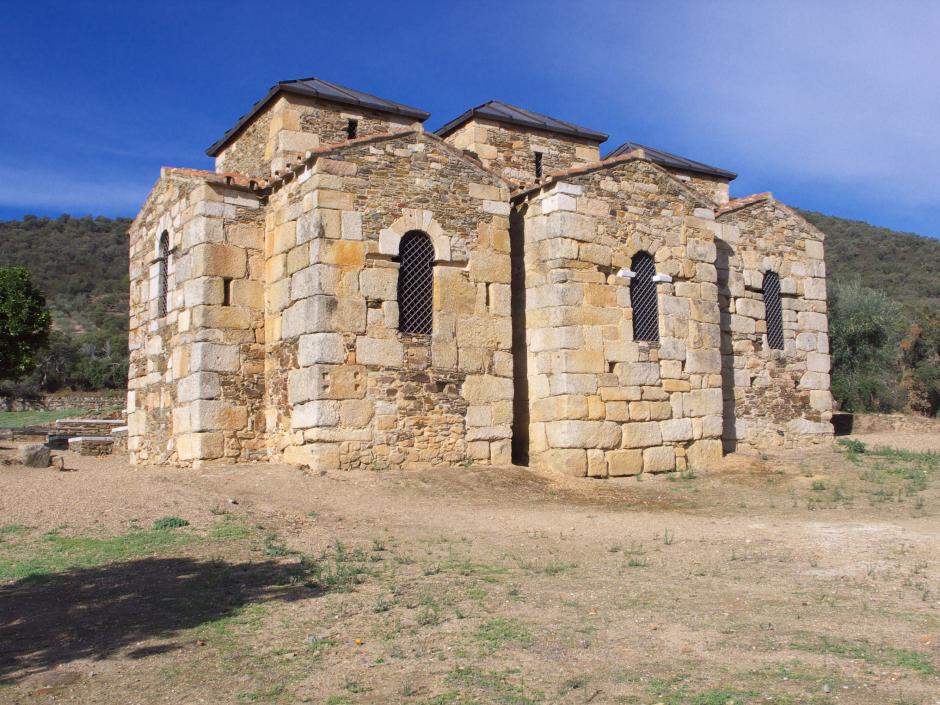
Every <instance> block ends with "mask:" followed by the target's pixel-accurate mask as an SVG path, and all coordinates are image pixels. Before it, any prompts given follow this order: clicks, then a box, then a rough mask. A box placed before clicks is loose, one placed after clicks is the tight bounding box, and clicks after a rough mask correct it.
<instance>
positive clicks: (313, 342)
mask: <svg viewBox="0 0 940 705" xmlns="http://www.w3.org/2000/svg"><path fill="white" fill-rule="evenodd" d="M345 360H346V346H345V345H344V343H343V336H342V335H340V334H339V333H309V334H307V335H302V336H300V339H299V341H298V346H297V361H298V363H299V364H300V366H301V367H308V366H310V365H316V364H319V363H328V364H339V363H341V362H345Z"/></svg>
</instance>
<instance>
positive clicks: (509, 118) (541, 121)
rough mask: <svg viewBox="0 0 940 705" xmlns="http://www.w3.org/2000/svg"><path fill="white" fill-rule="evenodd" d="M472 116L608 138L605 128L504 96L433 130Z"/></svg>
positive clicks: (583, 136) (444, 130)
mask: <svg viewBox="0 0 940 705" xmlns="http://www.w3.org/2000/svg"><path fill="white" fill-rule="evenodd" d="M513 113H516V115H513ZM474 116H479V117H481V118H484V119H490V120H495V121H497V122H506V123H509V124H511V125H513V124H514V125H521V126H523V127H528V128H535V129H538V130H543V131H545V132H554V133H558V134H563V135H570V136H573V137H579V138H581V139H586V140H589V141H592V142H597V143H601V142H606V141H607V138H608V135H607V134H606V133H604V132H599V131H598V130H593V129H591V128H589V127H582V126H581V125H578V124H576V123H573V122H569V121H568V120H562V119H560V118H555V117H552V116H551V115H545V114H544V113H539V112H536V111H535V110H532V109H530V108H522V107H520V106H518V105H513V104H512V103H507V102H506V101H504V100H497V99H496V98H493V99H490V100H488V101H486V102H485V103H481V104H480V105H476V106H474V107H472V108H470V109H468V110H466V111H465V112H464V113H462V114H461V115H459V116H457V117H456V118H454V119H453V120H451V121H450V122H448V123H446V124H445V125H443V126H441V127H439V128H438V129H437V130H435V134H437V135H438V136H439V137H443V136H445V135H446V134H448V133H450V132H452V131H453V130H455V129H457V128H458V127H460V126H461V125H463V124H464V123H465V122H467V121H469V120H470V119H471V118H473V117H474Z"/></svg>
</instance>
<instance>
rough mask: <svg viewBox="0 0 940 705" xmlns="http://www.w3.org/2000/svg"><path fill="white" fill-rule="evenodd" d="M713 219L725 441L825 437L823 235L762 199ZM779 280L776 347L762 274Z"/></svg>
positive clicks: (735, 444) (792, 442) (759, 443)
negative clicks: (780, 339) (780, 343)
mask: <svg viewBox="0 0 940 705" xmlns="http://www.w3.org/2000/svg"><path fill="white" fill-rule="evenodd" d="M735 206H736V203H735V202H732V203H731V204H730V208H729V209H728V210H726V211H724V212H721V213H720V214H719V216H718V219H717V220H718V224H719V231H718V238H719V239H718V274H719V296H720V299H721V307H722V338H723V340H722V352H723V355H722V357H723V368H722V374H723V376H724V385H723V386H724V403H725V411H724V414H725V427H724V433H723V437H724V441H725V447H726V448H727V449H728V450H733V449H735V448H741V447H751V448H768V447H774V446H784V447H798V446H801V445H805V444H807V443H814V442H825V441H829V440H831V438H832V432H833V431H832V425H831V423H830V419H831V417H832V396H831V394H830V391H829V385H830V377H829V368H830V359H829V335H828V318H827V307H826V264H825V261H824V257H823V239H824V236H823V234H822V233H821V232H820V231H819V230H817V229H816V228H814V227H813V226H812V225H810V224H809V223H807V222H806V221H805V220H804V219H803V218H801V217H800V216H799V215H797V214H796V213H794V212H793V211H792V210H790V209H789V208H787V207H786V206H784V205H782V204H780V203H778V202H776V201H775V200H774V199H773V198H772V197H770V196H765V197H759V198H757V199H756V200H755V199H743V204H742V205H739V206H738V207H735ZM767 271H773V272H776V273H777V274H778V276H779V277H780V290H781V307H782V309H783V336H784V348H783V350H775V349H771V348H770V346H769V345H768V343H767V325H766V319H765V310H764V302H763V280H764V274H765V272H767Z"/></svg>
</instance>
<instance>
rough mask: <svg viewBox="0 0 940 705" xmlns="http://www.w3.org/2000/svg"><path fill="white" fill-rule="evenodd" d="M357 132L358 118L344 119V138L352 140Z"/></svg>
mask: <svg viewBox="0 0 940 705" xmlns="http://www.w3.org/2000/svg"><path fill="white" fill-rule="evenodd" d="M358 134H359V121H358V120H352V119H350V120H347V121H346V139H348V140H354V139H356V135H358Z"/></svg>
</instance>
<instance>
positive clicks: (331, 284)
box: [290, 264, 339, 301]
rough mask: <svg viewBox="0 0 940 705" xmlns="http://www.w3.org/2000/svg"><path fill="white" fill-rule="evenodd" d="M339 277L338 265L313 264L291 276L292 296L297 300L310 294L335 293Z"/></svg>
mask: <svg viewBox="0 0 940 705" xmlns="http://www.w3.org/2000/svg"><path fill="white" fill-rule="evenodd" d="M338 277H339V272H338V271H337V269H336V267H331V266H330V265H328V264H313V265H310V266H309V267H306V268H305V269H301V270H300V271H298V272H295V273H294V274H293V276H291V282H290V294H291V298H292V299H293V300H295V301H296V300H298V299H305V298H307V297H308V296H322V295H329V294H335V293H336V282H337V279H338Z"/></svg>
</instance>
